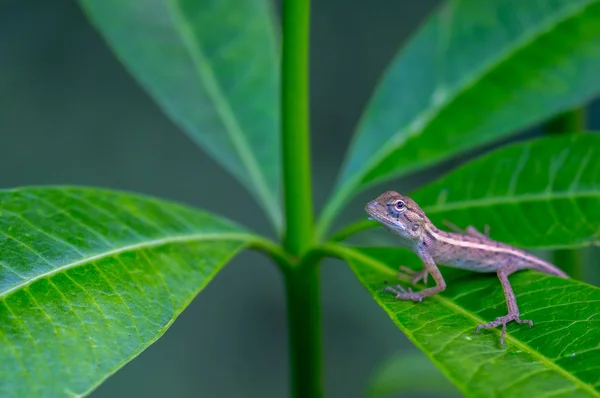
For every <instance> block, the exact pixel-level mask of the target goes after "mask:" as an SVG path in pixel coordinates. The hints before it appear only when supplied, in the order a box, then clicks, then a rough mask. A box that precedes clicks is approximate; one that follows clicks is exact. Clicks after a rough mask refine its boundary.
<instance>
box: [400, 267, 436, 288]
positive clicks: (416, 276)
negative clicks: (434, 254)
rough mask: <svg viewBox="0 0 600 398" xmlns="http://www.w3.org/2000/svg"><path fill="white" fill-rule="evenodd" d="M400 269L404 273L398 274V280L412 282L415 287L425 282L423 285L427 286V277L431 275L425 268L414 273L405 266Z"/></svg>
mask: <svg viewBox="0 0 600 398" xmlns="http://www.w3.org/2000/svg"><path fill="white" fill-rule="evenodd" d="M399 269H400V271H404V272H398V274H397V276H398V278H401V279H407V280H410V281H411V283H412V285H413V286H414V285H416V284H417V283H419V282H420V281H423V283H424V284H425V285H427V276H428V275H429V272H427V270H426V269H425V268H423V269H422V270H421V271H414V270H412V269H410V268H408V267H406V266H404V265H401V266H400V268H399Z"/></svg>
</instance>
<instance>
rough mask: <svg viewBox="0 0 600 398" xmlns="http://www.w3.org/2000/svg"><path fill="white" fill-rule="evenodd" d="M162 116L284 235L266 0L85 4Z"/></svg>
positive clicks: (272, 51) (272, 47)
mask: <svg viewBox="0 0 600 398" xmlns="http://www.w3.org/2000/svg"><path fill="white" fill-rule="evenodd" d="M80 2H81V4H82V6H83V8H84V10H85V11H86V13H87V15H88V16H89V18H90V20H91V21H92V23H93V24H94V25H95V26H96V28H97V29H98V30H99V31H100V33H101V34H102V35H103V36H104V38H105V39H106V41H107V43H108V44H109V45H110V46H111V48H112V49H113V50H114V51H115V53H116V54H117V56H118V57H119V59H120V60H121V61H122V62H123V63H124V64H125V66H126V67H127V68H128V69H129V71H130V72H131V73H132V74H133V76H134V77H136V78H137V79H138V81H139V82H140V83H141V84H142V86H144V88H146V90H148V92H149V94H150V95H151V96H152V97H153V98H154V99H155V100H156V101H157V102H158V104H159V105H160V106H161V107H162V108H163V110H164V111H165V112H166V113H167V114H168V115H169V116H170V117H171V118H172V119H173V120H174V121H175V122H176V123H177V124H178V125H179V126H180V127H181V128H182V129H183V130H184V131H185V132H186V133H187V134H188V135H189V136H190V137H191V138H192V139H193V140H194V141H195V142H196V143H197V144H199V145H200V146H201V147H203V148H204V149H205V150H206V151H207V152H208V154H210V155H211V156H212V157H213V159H215V160H216V161H217V162H219V163H220V164H221V165H223V166H224V167H225V168H226V169H227V170H228V171H229V172H231V173H232V174H233V175H234V176H235V177H236V178H237V179H238V180H239V181H240V182H241V183H242V184H243V185H244V186H245V187H246V188H247V189H248V190H249V191H250V192H251V193H252V194H253V195H254V196H255V197H256V198H257V199H258V201H259V203H260V204H261V205H262V206H263V208H264V209H265V211H266V212H267V213H268V215H269V216H270V218H271V220H272V221H273V223H274V224H275V225H276V226H277V228H278V229H279V228H280V227H281V224H282V218H281V217H282V216H281V209H280V206H279V199H278V188H279V178H280V162H279V134H278V129H279V127H278V123H279V94H278V84H279V83H278V79H279V70H278V65H277V62H278V60H277V51H276V43H275V32H274V24H273V20H272V19H273V18H272V17H273V15H272V9H271V6H270V3H269V2H268V1H267V0H226V1H217V2H215V1H208V0H200V1H198V0H147V1H122V0H102V1H96V0H80Z"/></svg>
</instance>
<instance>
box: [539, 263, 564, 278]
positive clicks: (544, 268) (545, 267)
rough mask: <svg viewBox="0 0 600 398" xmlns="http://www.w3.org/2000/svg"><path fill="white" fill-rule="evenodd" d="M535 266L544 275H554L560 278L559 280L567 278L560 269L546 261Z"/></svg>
mask: <svg viewBox="0 0 600 398" xmlns="http://www.w3.org/2000/svg"><path fill="white" fill-rule="evenodd" d="M536 265H537V267H536V268H537V269H538V270H539V271H541V272H543V273H545V274H550V275H555V276H560V277H561V278H566V279H568V278H569V275H567V274H566V273H565V272H564V271H563V270H561V269H560V268H558V267H557V266H556V265H553V264H550V263H548V262H546V261H543V262H540V263H539V264H536Z"/></svg>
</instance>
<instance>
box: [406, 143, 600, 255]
mask: <svg viewBox="0 0 600 398" xmlns="http://www.w3.org/2000/svg"><path fill="white" fill-rule="evenodd" d="M598 159H600V134H575V135H568V136H560V137H551V138H541V139H537V140H533V141H528V142H524V143H518V144H513V145H509V146H506V147H504V148H501V149H499V150H496V151H494V152H492V153H490V154H488V155H485V156H482V157H480V158H478V159H476V160H474V161H472V162H470V163H468V164H466V165H464V166H462V167H460V168H458V169H456V170H454V171H453V172H451V173H449V174H447V175H446V176H444V177H442V178H441V179H439V180H437V181H435V182H433V183H432V184H430V185H428V186H426V187H425V188H422V189H420V190H418V191H417V192H415V193H414V194H413V195H411V196H412V198H413V199H414V200H415V201H416V202H417V203H418V204H419V205H420V206H421V207H423V209H424V211H425V212H426V214H427V215H428V217H429V218H430V219H431V221H432V222H434V223H435V224H437V225H439V226H440V227H441V226H442V225H441V224H442V221H443V220H447V221H450V222H452V223H453V224H456V225H458V226H459V227H462V228H464V227H466V226H467V225H473V226H475V227H476V228H477V229H479V230H482V229H483V227H484V225H485V224H487V225H489V226H490V235H491V237H492V238H493V239H495V240H499V241H502V242H506V243H510V244H514V245H519V246H524V247H530V248H561V247H580V246H586V245H592V244H600V163H599V162H598Z"/></svg>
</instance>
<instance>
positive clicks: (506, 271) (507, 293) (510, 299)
mask: <svg viewBox="0 0 600 398" xmlns="http://www.w3.org/2000/svg"><path fill="white" fill-rule="evenodd" d="M515 271H516V269H515V268H514V267H511V266H504V267H501V268H499V269H498V272H497V273H498V279H500V283H501V284H502V290H504V297H506V306H507V307H508V314H506V315H505V316H501V317H498V318H496V319H495V320H493V321H491V322H488V323H484V324H481V325H477V328H476V329H475V333H477V332H479V329H489V328H495V327H496V326H500V325H502V335H501V336H500V345H504V337H505V336H506V324H507V323H508V322H511V321H515V322H517V323H528V324H529V327H530V328H531V327H532V326H533V321H531V320H529V319H521V318H519V316H520V314H519V307H518V306H517V299H516V298H515V294H514V292H513V290H512V286H510V282H509V281H508V276H509V275H510V274H512V273H513V272H515Z"/></svg>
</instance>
